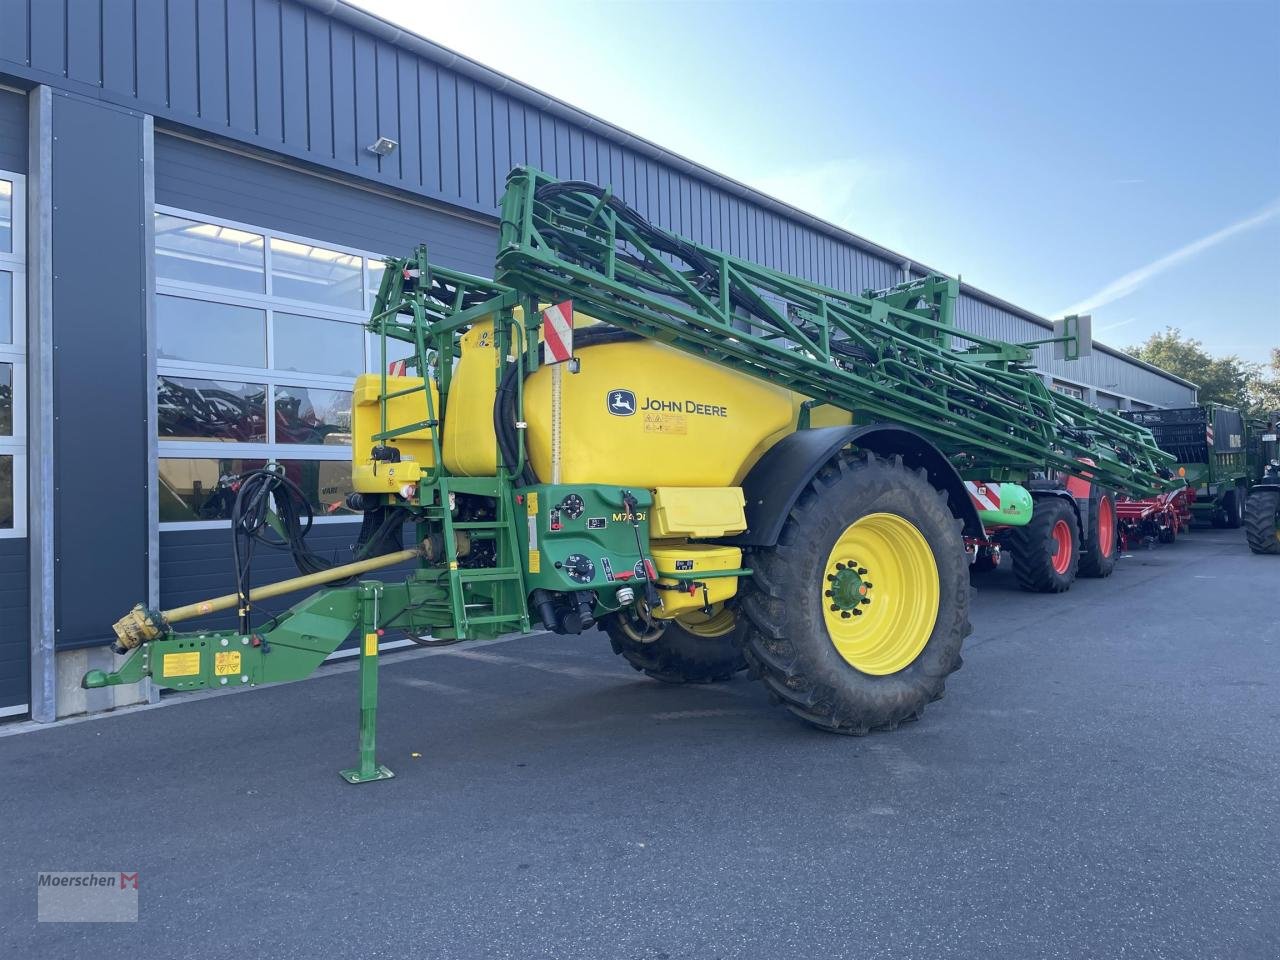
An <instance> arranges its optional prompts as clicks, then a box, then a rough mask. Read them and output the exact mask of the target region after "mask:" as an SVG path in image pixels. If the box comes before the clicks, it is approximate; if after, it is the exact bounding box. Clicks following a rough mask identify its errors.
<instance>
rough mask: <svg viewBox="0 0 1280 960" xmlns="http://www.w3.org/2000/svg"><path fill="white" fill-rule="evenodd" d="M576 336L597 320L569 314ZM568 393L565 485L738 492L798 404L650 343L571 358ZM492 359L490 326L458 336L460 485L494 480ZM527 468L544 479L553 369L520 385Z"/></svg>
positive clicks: (453, 460) (781, 392) (450, 455)
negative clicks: (469, 479) (574, 364)
mask: <svg viewBox="0 0 1280 960" xmlns="http://www.w3.org/2000/svg"><path fill="white" fill-rule="evenodd" d="M574 323H575V326H576V327H578V328H583V327H590V326H591V325H593V324H594V323H595V321H593V320H592V319H590V318H588V317H584V316H582V315H581V314H576V315H575V317H574ZM576 356H577V357H578V358H579V361H580V369H579V372H578V373H576V374H571V373H568V372H566V373H565V374H564V384H563V407H562V434H561V437H562V440H561V458H562V459H561V471H562V477H563V482H564V483H606V484H618V485H634V486H637V487H645V488H655V487H662V486H673V487H728V486H737V485H738V484H740V483H741V482H742V478H743V477H744V476H745V475H746V473H747V471H748V470H750V469H751V467H752V466H753V465H754V464H755V462H756V461H757V460H759V459H760V457H761V456H763V455H764V453H765V452H766V451H767V450H768V449H769V448H770V447H771V446H773V444H775V443H777V441H778V440H780V439H781V438H782V437H784V436H786V435H787V434H789V433H791V432H792V431H794V430H795V429H796V424H797V421H798V418H799V416H800V405H801V403H803V402H804V399H805V398H804V397H802V396H800V395H799V394H796V393H793V392H791V391H789V390H785V389H782V388H779V387H774V386H770V385H769V384H767V383H765V382H763V381H761V380H757V379H755V378H754V377H749V376H745V375H743V374H739V373H735V372H733V371H731V370H729V369H728V368H726V367H723V366H720V365H717V364H714V363H710V362H708V361H705V360H700V359H698V358H696V357H693V356H690V355H689V354H687V353H684V352H682V351H680V350H676V349H674V348H672V347H667V346H664V345H663V344H660V343H657V342H655V341H653V340H624V341H622V342H618V343H603V344H597V345H594V346H587V347H584V348H582V349H580V350H578V351H577V352H576ZM496 363H497V356H496V352H495V350H494V346H493V331H492V327H491V325H490V324H488V323H483V324H477V325H476V326H474V327H472V328H471V330H470V331H469V332H468V333H467V334H466V335H465V336H464V337H463V338H462V355H461V358H460V359H459V361H458V366H457V369H456V370H455V371H454V377H453V383H452V385H451V387H450V390H449V403H448V412H447V414H446V417H445V425H444V462H445V465H446V466H447V467H448V468H449V469H450V470H451V471H453V472H454V473H456V474H461V475H464V476H492V475H493V474H494V472H495V470H496V464H495V460H494V457H495V450H496V443H495V441H494V430H493V404H494V395H495V391H496V383H495V368H496ZM524 390H525V403H524V410H525V417H526V418H527V421H528V424H529V427H528V431H527V436H526V443H527V444H528V451H529V459H530V462H531V463H532V465H533V468H534V471H535V472H536V473H537V475H538V476H539V477H542V478H548V477H550V475H551V370H550V368H547V367H541V368H539V369H538V370H537V371H536V372H535V373H534V374H532V375H531V376H530V377H529V378H528V379H527V380H526V381H525V387H524ZM812 422H813V423H814V425H828V424H837V423H849V422H850V416H849V414H848V413H847V412H844V411H840V410H835V409H832V408H828V407H822V408H817V409H815V410H813V411H812Z"/></svg>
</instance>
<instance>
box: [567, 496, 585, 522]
mask: <svg viewBox="0 0 1280 960" xmlns="http://www.w3.org/2000/svg"><path fill="white" fill-rule="evenodd" d="M560 509H561V510H563V511H564V515H565V516H566V517H568V518H569V519H570V520H577V519H578V518H579V517H580V516H582V511H583V510H585V509H587V505H586V504H585V503H583V502H582V498H581V497H580V496H578V495H577V494H576V493H571V494H569V495H568V496H567V497H565V498H564V499H563V500H561V501H560Z"/></svg>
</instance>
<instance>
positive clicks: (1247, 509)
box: [1244, 490, 1280, 553]
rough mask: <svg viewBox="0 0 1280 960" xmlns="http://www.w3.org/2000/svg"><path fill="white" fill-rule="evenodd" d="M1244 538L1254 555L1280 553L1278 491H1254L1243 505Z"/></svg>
mask: <svg viewBox="0 0 1280 960" xmlns="http://www.w3.org/2000/svg"><path fill="white" fill-rule="evenodd" d="M1244 529H1245V536H1246V537H1247V538H1248V540H1249V549H1250V550H1252V551H1253V552H1254V553H1280V490H1254V491H1253V492H1252V493H1250V494H1249V499H1248V500H1247V501H1246V502H1245V505H1244Z"/></svg>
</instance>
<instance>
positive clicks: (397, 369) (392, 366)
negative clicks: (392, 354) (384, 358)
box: [387, 360, 409, 377]
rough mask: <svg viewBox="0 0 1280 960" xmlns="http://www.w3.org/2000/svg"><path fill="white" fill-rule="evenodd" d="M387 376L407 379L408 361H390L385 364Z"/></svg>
mask: <svg viewBox="0 0 1280 960" xmlns="http://www.w3.org/2000/svg"><path fill="white" fill-rule="evenodd" d="M387 374H388V376H392V377H407V376H408V375H409V361H408V360H392V361H391V362H390V363H388V364H387Z"/></svg>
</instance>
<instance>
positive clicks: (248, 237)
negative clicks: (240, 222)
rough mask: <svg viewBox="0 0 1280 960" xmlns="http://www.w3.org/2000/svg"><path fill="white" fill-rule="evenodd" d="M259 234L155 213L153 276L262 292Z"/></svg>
mask: <svg viewBox="0 0 1280 960" xmlns="http://www.w3.org/2000/svg"><path fill="white" fill-rule="evenodd" d="M263 263H264V260H263V240H262V235H261V234H257V233H249V232H248V231H245V230H237V229H236V228H235V227H220V226H218V225H217V224H213V223H200V222H198V221H195V220H184V219H183V218H182V217H175V216H172V215H170V214H167V213H157V214H156V278H157V279H158V280H173V281H177V282H179V283H203V284H207V285H209V286H213V287H226V288H227V289H229V290H245V291H248V292H251V293H263V292H265V291H266V289H267V286H266V282H265V279H264V278H265V276H266V268H265V267H264V266H263Z"/></svg>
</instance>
